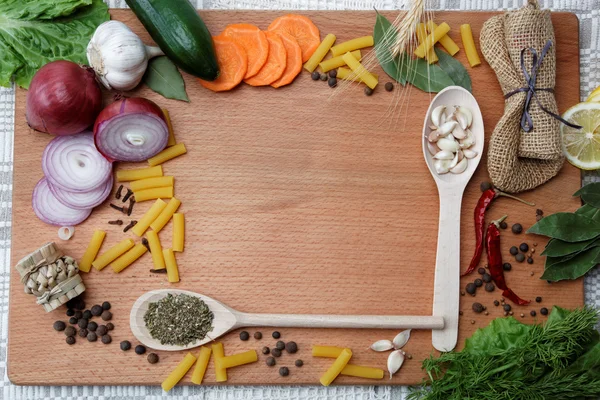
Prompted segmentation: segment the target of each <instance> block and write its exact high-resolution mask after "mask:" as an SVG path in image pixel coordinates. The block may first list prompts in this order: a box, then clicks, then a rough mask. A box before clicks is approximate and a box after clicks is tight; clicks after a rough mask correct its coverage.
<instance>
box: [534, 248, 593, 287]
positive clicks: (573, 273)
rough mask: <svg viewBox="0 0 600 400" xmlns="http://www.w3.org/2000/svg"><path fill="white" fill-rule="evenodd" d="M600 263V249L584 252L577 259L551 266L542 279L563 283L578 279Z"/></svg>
mask: <svg viewBox="0 0 600 400" xmlns="http://www.w3.org/2000/svg"><path fill="white" fill-rule="evenodd" d="M599 261H600V247H594V248H592V249H589V250H586V251H582V252H581V253H579V254H577V255H576V256H575V257H572V258H569V259H567V260H564V261H562V262H558V263H555V264H552V265H550V266H549V267H547V268H546V269H545V270H544V274H543V275H542V276H541V278H540V279H543V280H547V281H552V282H556V281H562V280H565V279H577V278H579V277H581V276H583V275H585V274H586V272H588V271H589V270H590V269H592V268H594V267H595V266H596V264H598V262H599Z"/></svg>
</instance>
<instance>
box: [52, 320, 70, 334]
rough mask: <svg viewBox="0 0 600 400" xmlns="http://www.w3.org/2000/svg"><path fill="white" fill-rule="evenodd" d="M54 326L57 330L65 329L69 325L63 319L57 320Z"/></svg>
mask: <svg viewBox="0 0 600 400" xmlns="http://www.w3.org/2000/svg"><path fill="white" fill-rule="evenodd" d="M52 327H53V328H54V330H55V331H59V332H61V331H64V330H65V328H66V327H67V324H65V323H64V322H63V321H56V322H55V323H54V325H52Z"/></svg>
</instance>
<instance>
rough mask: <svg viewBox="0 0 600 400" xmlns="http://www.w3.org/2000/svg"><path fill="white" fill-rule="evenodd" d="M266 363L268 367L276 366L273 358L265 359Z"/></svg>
mask: <svg viewBox="0 0 600 400" xmlns="http://www.w3.org/2000/svg"><path fill="white" fill-rule="evenodd" d="M266 363H267V365H268V366H269V367H272V366H273V365H275V364H277V362H276V361H275V359H274V358H273V357H267V359H266Z"/></svg>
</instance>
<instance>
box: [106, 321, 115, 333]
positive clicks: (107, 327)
mask: <svg viewBox="0 0 600 400" xmlns="http://www.w3.org/2000/svg"><path fill="white" fill-rule="evenodd" d="M106 329H108V330H109V331H112V330H113V329H115V325H114V324H113V323H112V322H109V323H108V324H106Z"/></svg>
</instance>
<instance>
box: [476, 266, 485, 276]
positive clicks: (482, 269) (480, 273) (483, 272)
mask: <svg viewBox="0 0 600 400" xmlns="http://www.w3.org/2000/svg"><path fill="white" fill-rule="evenodd" d="M477 272H478V273H479V275H483V274H485V273H486V272H485V268H483V267H482V268H479V269H478V270H477Z"/></svg>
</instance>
